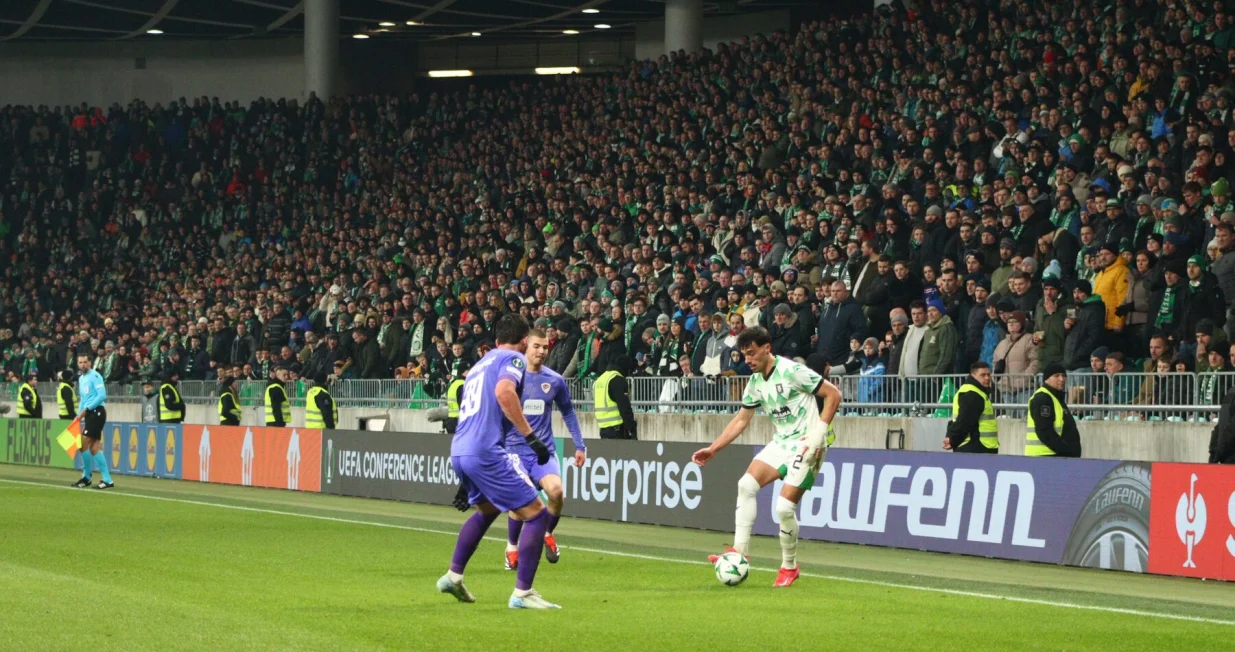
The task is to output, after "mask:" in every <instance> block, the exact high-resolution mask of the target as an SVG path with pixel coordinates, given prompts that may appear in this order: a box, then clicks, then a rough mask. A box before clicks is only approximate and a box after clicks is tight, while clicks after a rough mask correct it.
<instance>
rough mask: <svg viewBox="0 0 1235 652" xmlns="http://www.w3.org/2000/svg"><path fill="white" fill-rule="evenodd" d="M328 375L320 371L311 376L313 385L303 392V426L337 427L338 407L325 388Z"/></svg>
mask: <svg viewBox="0 0 1235 652" xmlns="http://www.w3.org/2000/svg"><path fill="white" fill-rule="evenodd" d="M328 386H329V377H328V376H327V375H326V372H324V371H323V372H321V373H319V374H317V376H315V377H314V378H313V386H312V387H310V388H309V392H308V393H307V394H305V399H304V427H306V428H315V429H317V430H334V429H335V428H338V427H339V407H338V406H337V405H335V402H334V397H333V396H331V395H330V392H329V391H328V390H327V387H328Z"/></svg>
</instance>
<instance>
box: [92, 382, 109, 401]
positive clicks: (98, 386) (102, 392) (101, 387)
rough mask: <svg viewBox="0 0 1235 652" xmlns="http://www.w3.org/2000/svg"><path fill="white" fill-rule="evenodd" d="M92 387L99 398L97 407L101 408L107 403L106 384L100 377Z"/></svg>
mask: <svg viewBox="0 0 1235 652" xmlns="http://www.w3.org/2000/svg"><path fill="white" fill-rule="evenodd" d="M94 385H95V388H94V391H95V392H96V393H97V395H98V397H99V401H98V402H99V405H100V406H101V405H103V404H104V403H106V402H107V383H105V382H103V377H102V376H99V377H98V378H97V379H96V380H95V381H94Z"/></svg>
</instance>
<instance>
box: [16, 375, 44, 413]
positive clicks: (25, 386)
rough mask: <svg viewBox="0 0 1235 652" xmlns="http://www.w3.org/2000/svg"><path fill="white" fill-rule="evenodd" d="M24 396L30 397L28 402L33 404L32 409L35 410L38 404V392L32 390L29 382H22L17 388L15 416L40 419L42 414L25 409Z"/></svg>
mask: <svg viewBox="0 0 1235 652" xmlns="http://www.w3.org/2000/svg"><path fill="white" fill-rule="evenodd" d="M26 397H30V402H31V403H33V404H34V409H35V411H36V412H37V410H38V408H39V407H40V405H39V393H38V392H36V391H34V388H33V387H31V386H30V383H22V384H21V387H18V388H17V416H18V417H21V418H26V419H31V418H33V419H41V418H43V415H42V414H36V413H35V412H31V411H30V410H27V409H26Z"/></svg>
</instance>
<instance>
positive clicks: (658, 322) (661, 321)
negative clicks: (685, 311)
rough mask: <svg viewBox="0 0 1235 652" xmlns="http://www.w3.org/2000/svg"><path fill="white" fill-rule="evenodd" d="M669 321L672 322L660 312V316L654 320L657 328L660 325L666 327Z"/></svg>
mask: <svg viewBox="0 0 1235 652" xmlns="http://www.w3.org/2000/svg"><path fill="white" fill-rule="evenodd" d="M671 321H673V320H672V319H671V318H670V317H669V315H666V314H665V313H663V312H662V313H660V316H659V317H657V318H656V325H657V326H659V325H661V324H664V325H666V326H668V325H669V322H671Z"/></svg>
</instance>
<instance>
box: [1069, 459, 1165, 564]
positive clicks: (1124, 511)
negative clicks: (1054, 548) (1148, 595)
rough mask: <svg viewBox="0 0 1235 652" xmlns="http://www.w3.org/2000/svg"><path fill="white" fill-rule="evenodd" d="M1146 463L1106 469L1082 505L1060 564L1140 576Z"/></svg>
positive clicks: (1144, 559)
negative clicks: (1103, 475)
mask: <svg viewBox="0 0 1235 652" xmlns="http://www.w3.org/2000/svg"><path fill="white" fill-rule="evenodd" d="M1149 469H1150V467H1149V464H1147V463H1144V462H1124V463H1122V464H1120V465H1119V466H1117V467H1115V468H1114V469H1111V471H1110V472H1109V473H1107V474H1106V477H1104V478H1102V481H1101V482H1099V483H1098V486H1097V487H1096V488H1095V489H1094V490H1093V492H1092V493H1091V494H1090V495H1089V498H1088V499H1087V500H1086V501H1085V507H1084V508H1083V509H1082V510H1081V513H1080V515H1079V516H1077V519H1076V524H1074V525H1073V526H1072V533H1071V535H1069V537H1068V545H1067V547H1066V548H1065V549H1064V555H1063V560H1062V563H1064V564H1066V565H1069V566H1082V567H1086V568H1103V569H1107V570H1122V571H1129V572H1133V573H1144V572H1146V570H1147V569H1148V567H1149V487H1150V480H1149V478H1150V473H1149Z"/></svg>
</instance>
